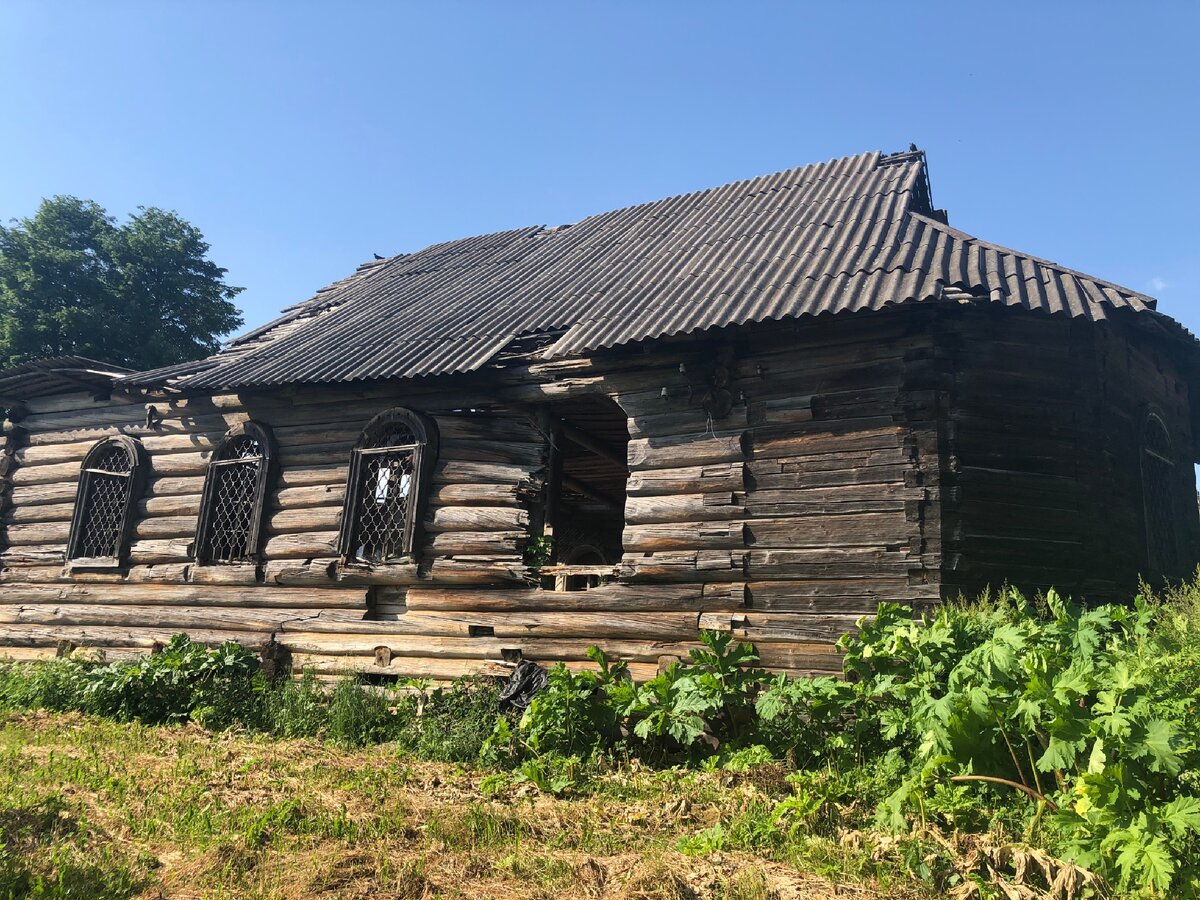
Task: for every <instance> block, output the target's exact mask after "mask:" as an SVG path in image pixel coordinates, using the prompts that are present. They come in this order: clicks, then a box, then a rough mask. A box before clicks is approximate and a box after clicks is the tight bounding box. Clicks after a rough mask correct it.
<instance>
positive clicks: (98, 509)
mask: <svg viewBox="0 0 1200 900" xmlns="http://www.w3.org/2000/svg"><path fill="white" fill-rule="evenodd" d="M142 469H143V467H142V449H141V444H139V443H138V442H137V441H136V440H134V439H133V438H130V437H124V436H122V437H115V438H107V439H105V440H103V441H100V443H98V444H96V445H95V446H94V447H92V449H91V450H90V451H88V455H87V456H86V457H84V460H83V465H82V466H81V467H80V472H79V488H78V490H77V491H76V495H75V512H74V515H73V517H72V520H71V534H70V538H69V539H68V544H67V558H68V559H69V560H71V561H73V562H75V563H85V562H87V561H96V562H100V563H105V564H116V563H119V562H120V560H121V559H122V558H123V557H124V555H125V551H126V550H127V549H128V544H129V526H130V521H131V516H132V511H133V502H134V500H135V499H136V497H137V495H138V494H139V493H140V490H141V483H142V480H143V479H142Z"/></svg>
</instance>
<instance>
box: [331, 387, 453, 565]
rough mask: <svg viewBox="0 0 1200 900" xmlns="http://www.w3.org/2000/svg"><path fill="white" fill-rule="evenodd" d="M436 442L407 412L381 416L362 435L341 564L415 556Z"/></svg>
mask: <svg viewBox="0 0 1200 900" xmlns="http://www.w3.org/2000/svg"><path fill="white" fill-rule="evenodd" d="M434 441H435V433H434V429H433V426H432V424H431V423H429V422H428V421H427V420H425V419H424V418H422V417H421V416H419V415H417V414H416V413H414V412H412V411H410V410H406V409H393V410H388V411H387V412H385V413H381V414H380V415H378V416H376V417H375V419H373V420H372V421H371V423H370V424H369V425H368V426H367V428H366V429H365V430H364V431H363V434H362V437H360V438H359V440H358V443H357V445H356V446H355V448H354V450H353V452H352V453H351V457H350V474H349V477H348V482H347V486H346V504H345V507H344V508H343V514H342V534H341V552H342V556H343V558H345V559H346V560H357V561H360V562H368V563H382V562H389V561H394V560H402V559H407V558H410V557H412V556H413V554H414V552H415V548H416V540H417V532H418V524H419V518H418V516H419V513H420V507H421V503H422V500H423V494H424V493H425V490H426V484H427V482H428V478H429V466H430V465H431V464H432V462H433V458H434V456H435V455H436V446H431V443H433V442H434Z"/></svg>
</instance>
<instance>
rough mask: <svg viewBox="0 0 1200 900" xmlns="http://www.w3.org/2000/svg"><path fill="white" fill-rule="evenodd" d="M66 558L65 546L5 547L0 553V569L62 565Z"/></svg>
mask: <svg viewBox="0 0 1200 900" xmlns="http://www.w3.org/2000/svg"><path fill="white" fill-rule="evenodd" d="M66 558H67V548H66V545H65V544H38V545H36V546H32V547H5V548H4V552H3V553H0V568H14V567H17V568H19V567H23V566H49V565H54V564H56V563H57V564H58V565H60V566H61V565H62V564H63V563H64V562H65V561H66Z"/></svg>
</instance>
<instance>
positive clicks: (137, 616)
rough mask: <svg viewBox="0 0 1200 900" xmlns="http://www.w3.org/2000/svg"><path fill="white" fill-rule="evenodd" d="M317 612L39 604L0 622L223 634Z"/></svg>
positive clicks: (269, 627)
mask: <svg viewBox="0 0 1200 900" xmlns="http://www.w3.org/2000/svg"><path fill="white" fill-rule="evenodd" d="M318 612H319V611H317V610H307V611H302V610H281V609H276V610H271V609H264V608H249V607H207V606H173V605H165V604H156V605H153V606H135V605H116V604H109V605H102V606H93V605H90V604H84V603H64V604H60V605H55V604H49V603H38V604H32V605H21V604H12V603H5V604H2V605H0V622H4V623H6V624H30V625H103V626H109V627H135V628H138V627H151V628H175V629H179V630H182V631H190V630H191V629H194V628H198V629H218V630H223V631H256V632H261V631H274V630H276V629H278V628H280V627H281V626H282V625H283V624H284V623H285V622H308V621H312V620H313V619H314V618H316V616H317V615H318Z"/></svg>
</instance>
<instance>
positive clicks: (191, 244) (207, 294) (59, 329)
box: [0, 196, 242, 369]
mask: <svg viewBox="0 0 1200 900" xmlns="http://www.w3.org/2000/svg"><path fill="white" fill-rule="evenodd" d="M208 250H209V246H208V243H207V242H206V241H205V240H204V235H203V234H201V232H200V230H199V229H198V228H196V226H194V225H192V224H191V223H189V222H187V221H185V220H184V219H182V218H180V217H179V216H178V215H177V214H176V213H174V212H169V211H166V210H162V209H157V208H155V207H139V209H138V212H137V213H135V214H134V215H131V216H130V217H129V219H128V221H126V222H125V223H124V224H118V222H117V220H116V219H115V218H113V217H112V216H110V215H109V214H108V213H107V212H106V211H105V210H104V208H103V207H101V206H99V205H98V204H96V203H94V202H93V201H91V200H80V199H79V198H77V197H65V196H60V197H53V198H51V199H49V200H43V201H42V204H41V206H40V207H39V208H38V210H37V212H36V213H35V214H34V215H33V217H32V218H27V219H21V220H17V221H14V222H13V223H12V225H10V226H9V227H3V226H0V365H14V364H17V363H20V362H24V361H26V360H30V359H37V358H39V357H46V356H60V355H71V354H77V355H80V356H88V357H91V358H93V359H99V360H103V361H105V362H111V363H115V364H119V365H124V366H128V367H130V368H134V369H151V368H155V367H158V366H165V365H171V364H172V363H178V362H184V361H187V360H192V359H200V358H202V357H204V356H208V355H209V354H212V353H214V352H216V350H217V349H218V348H219V346H220V341H219V339H220V337H221V335H224V334H227V333H229V332H230V331H232V330H233V329H235V328H237V327H239V326H240V325H241V324H242V317H241V315H240V314H239V313H238V309H237V307H236V306H234V305H233V303H232V302H231V301H232V300H233V298H234V297H236V296H237V295H238V294H239V293H241V290H242V289H241V288H238V287H232V286H230V285H228V284H226V283H225V281H224V278H225V273H226V270H225V269H223V268H221V267H220V266H218V265H216V264H215V263H213V262H212V261H211V260H210V259H209V258H208Z"/></svg>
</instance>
